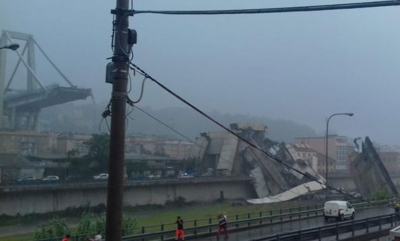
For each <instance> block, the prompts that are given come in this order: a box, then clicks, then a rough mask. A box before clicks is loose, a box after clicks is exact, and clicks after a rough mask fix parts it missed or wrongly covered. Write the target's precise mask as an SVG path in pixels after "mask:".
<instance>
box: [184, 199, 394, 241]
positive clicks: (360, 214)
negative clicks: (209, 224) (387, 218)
mask: <svg viewBox="0 0 400 241" xmlns="http://www.w3.org/2000/svg"><path fill="white" fill-rule="evenodd" d="M393 212H394V210H393V208H391V207H389V206H380V207H374V208H369V209H361V210H357V209H356V218H355V220H357V219H364V218H369V217H375V216H379V215H386V214H391V213H393ZM335 222H336V221H335V220H333V219H332V220H330V221H328V222H325V220H324V218H323V217H313V218H309V219H304V220H295V221H292V222H287V223H282V224H272V225H271V226H266V227H260V228H254V229H250V230H245V231H240V232H229V216H228V235H229V237H228V238H224V236H223V234H222V235H221V238H220V240H229V241H243V240H252V239H255V238H262V237H266V236H270V235H276V234H278V233H286V232H289V231H296V230H300V229H307V228H314V227H318V226H323V225H325V224H327V223H328V224H332V223H335ZM191 240H198V241H211V240H212V241H215V240H216V238H215V235H213V236H211V237H202V238H195V239H191Z"/></svg>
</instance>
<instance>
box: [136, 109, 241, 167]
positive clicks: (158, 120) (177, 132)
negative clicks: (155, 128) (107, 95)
mask: <svg viewBox="0 0 400 241" xmlns="http://www.w3.org/2000/svg"><path fill="white" fill-rule="evenodd" d="M135 108H136V109H138V110H139V111H141V112H142V113H144V114H145V115H147V116H149V117H150V118H152V119H153V120H155V121H157V122H158V123H160V124H161V125H163V126H165V127H167V128H168V129H170V130H171V131H173V132H175V133H176V134H178V135H180V136H181V137H183V138H185V139H186V140H187V141H189V142H191V143H193V144H194V145H196V146H198V147H200V148H201V149H203V150H206V149H207V148H205V147H203V146H201V145H199V144H198V143H197V142H195V141H193V140H192V139H190V138H189V137H187V136H186V135H184V134H182V133H181V132H179V131H178V130H176V129H174V128H173V127H172V126H170V125H168V124H166V123H165V122H163V121H162V120H160V119H158V118H157V117H155V116H153V115H152V114H150V113H148V112H146V111H145V110H143V109H141V108H140V107H138V106H137V105H135ZM220 158H221V159H222V160H224V161H225V162H227V163H230V164H233V160H232V161H230V160H227V159H225V158H222V157H220Z"/></svg>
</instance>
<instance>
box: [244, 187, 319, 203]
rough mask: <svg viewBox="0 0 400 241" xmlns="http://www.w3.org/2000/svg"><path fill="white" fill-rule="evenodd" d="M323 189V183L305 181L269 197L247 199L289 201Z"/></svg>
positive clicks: (252, 200) (253, 201)
mask: <svg viewBox="0 0 400 241" xmlns="http://www.w3.org/2000/svg"><path fill="white" fill-rule="evenodd" d="M323 189H325V185H321V184H320V183H318V182H315V181H313V182H307V183H303V184H301V185H299V186H297V187H294V188H292V189H290V190H288V191H286V192H283V193H280V194H278V195H275V196H271V197H264V198H257V199H249V200H247V202H248V203H251V204H266V203H276V202H284V201H289V200H292V199H295V198H298V197H301V196H303V195H306V194H310V193H314V192H317V191H320V190H323Z"/></svg>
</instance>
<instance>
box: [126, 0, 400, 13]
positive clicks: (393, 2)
mask: <svg viewBox="0 0 400 241" xmlns="http://www.w3.org/2000/svg"><path fill="white" fill-rule="evenodd" d="M399 5H400V1H399V0H390V1H375V2H360V3H342V4H324V5H314V6H298V7H281V8H256V9H232V10H194V11H193V10H167V11H157V10H138V11H135V10H132V11H130V12H131V14H142V13H150V14H164V15H233V14H262V13H289V12H316V11H331V10H346V9H359V8H377V7H390V6H399Z"/></svg>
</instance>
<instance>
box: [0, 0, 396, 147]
mask: <svg viewBox="0 0 400 241" xmlns="http://www.w3.org/2000/svg"><path fill="white" fill-rule="evenodd" d="M356 1H359V0H354V1H350V0H348V1H346V2H356ZM342 2H345V1H339V0H329V1H323V3H342ZM307 4H321V1H317V0H315V1H309V0H303V1H295V0H286V1H284V2H283V1H277V0H269V1H262V0H253V1H243V0H219V1H211V0H197V1H187V0H169V1H156V0H138V1H134V8H135V9H137V10H150V9H151V10H153V9H160V10H168V9H171V10H172V9H174V10H175V9H176V10H185V9H196V10H200V9H235V8H264V7H280V6H298V5H307ZM114 7H115V1H112V0H107V1H105V0H102V1H101V0H84V1H82V0H79V1H78V0H68V1H65V0H63V1H61V0H36V1H29V0H0V30H13V31H19V32H26V33H31V34H33V35H34V37H35V39H36V40H37V42H38V43H39V44H40V45H41V46H42V47H43V48H44V50H45V51H46V53H47V54H48V55H49V56H50V58H51V59H52V60H53V61H54V62H55V63H56V64H57V65H58V66H59V68H60V69H61V70H62V71H63V72H64V73H65V74H66V75H67V76H68V78H69V79H71V81H72V82H73V83H74V84H76V85H78V86H79V87H87V88H92V89H93V93H94V97H95V99H96V101H97V102H101V101H107V100H108V99H109V98H110V91H111V85H109V84H106V83H105V80H104V76H105V66H106V64H107V62H108V60H106V58H108V57H110V56H111V55H112V52H111V47H110V45H111V28H112V25H111V21H112V15H111V14H110V9H111V8H114ZM399 11H400V7H387V8H375V9H359V10H345V11H329V12H327V11H326V12H313V13H283V14H261V15H235V16H161V15H150V14H142V15H137V16H134V17H131V18H130V27H131V28H134V29H136V30H137V32H138V43H137V45H135V46H134V54H135V56H134V60H133V61H134V63H136V64H137V65H139V66H140V67H141V68H143V69H145V70H146V71H147V72H148V73H149V74H150V75H152V76H153V77H155V78H157V79H158V80H159V81H160V82H162V83H164V84H165V85H167V86H168V87H169V88H171V89H172V90H174V91H176V92H177V93H178V94H180V95H181V96H183V97H185V98H186V99H187V100H189V101H191V102H192V103H193V104H195V105H197V106H198V107H199V108H201V109H203V110H206V111H212V110H216V111H219V112H223V113H232V114H235V113H238V114H248V115H258V116H266V117H269V118H274V119H285V120H292V121H295V122H297V123H299V124H303V125H308V126H310V127H311V128H313V129H315V130H317V131H319V132H322V131H323V130H324V128H325V118H326V117H328V116H329V115H331V114H333V113H336V112H354V113H355V115H354V117H351V118H349V117H343V116H340V117H335V119H332V121H331V130H332V131H335V132H336V133H338V134H341V135H346V136H352V137H358V136H366V135H369V136H370V137H371V138H372V140H374V141H377V142H380V143H384V144H392V145H394V144H399V143H400V136H399V135H398V130H399V129H400V111H398V108H397V106H398V103H400V95H399V94H398V93H399V89H400V81H398V78H399V76H400V68H399V65H400V55H399V50H400V32H399V29H400V28H399V25H400V23H399V21H398V16H399ZM9 55H11V53H10V54H9ZM37 55H38V61H39V60H40V58H41V57H40V54H39V53H37ZM36 65H37V69H38V75H40V76H42V77H43V79H45V80H44V82H46V81H47V82H48V83H52V82H57V83H60V84H61V83H63V82H62V79H61V78H60V77H59V76H58V75H57V73H56V72H55V71H54V70H53V69H51V67H50V65H49V64H48V63H45V62H44V60H43V63H42V62H38V63H37V64H36ZM50 69H51V70H50ZM7 70H8V73H7V74H9V72H10V71H11V70H12V69H11V67H10V68H8V69H7ZM141 79H142V78H140V76H135V77H134V78H133V91H132V92H131V93H130V96H131V98H132V99H136V98H137V96H138V94H139V86H140V84H141ZM140 106H150V107H152V108H155V109H161V108H165V107H179V106H183V104H181V103H180V102H178V101H177V100H175V99H174V98H173V97H172V96H170V95H169V94H168V93H165V92H164V91H163V90H161V89H160V88H159V87H157V86H156V85H154V84H153V83H151V82H148V83H147V84H146V87H145V93H144V98H143V100H142V102H141V103H140ZM177 118H178V117H177Z"/></svg>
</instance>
